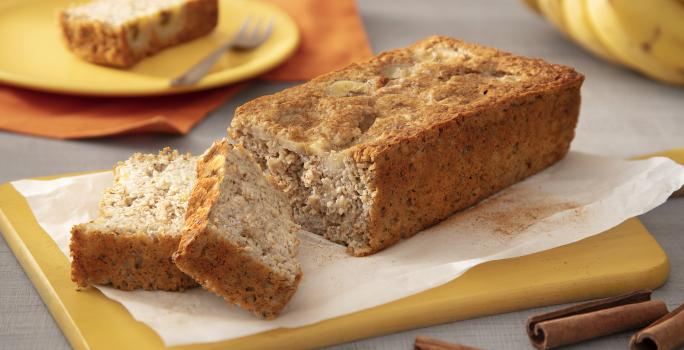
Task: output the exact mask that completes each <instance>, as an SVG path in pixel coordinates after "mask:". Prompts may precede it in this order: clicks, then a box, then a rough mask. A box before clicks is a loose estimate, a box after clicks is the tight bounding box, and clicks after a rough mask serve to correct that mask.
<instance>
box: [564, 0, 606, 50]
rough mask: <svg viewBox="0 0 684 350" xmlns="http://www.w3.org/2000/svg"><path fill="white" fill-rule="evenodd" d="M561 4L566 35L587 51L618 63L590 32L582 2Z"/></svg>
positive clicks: (565, 1) (568, 1)
mask: <svg viewBox="0 0 684 350" xmlns="http://www.w3.org/2000/svg"><path fill="white" fill-rule="evenodd" d="M561 4H562V14H563V19H564V23H565V27H566V29H567V34H568V35H570V37H571V38H572V39H574V40H575V41H576V42H577V43H579V44H580V45H581V46H582V47H583V48H584V49H586V50H587V51H589V52H591V53H593V54H595V55H597V56H599V57H601V58H603V59H605V60H608V61H610V62H612V63H618V59H617V58H616V57H615V56H613V54H611V53H610V52H609V51H608V50H607V49H606V48H605V47H604V46H603V44H601V41H599V39H598V38H597V37H596V35H594V32H593V31H592V30H591V27H590V26H589V22H588V18H587V13H586V12H585V11H584V6H582V2H581V1H579V0H562V3H561Z"/></svg>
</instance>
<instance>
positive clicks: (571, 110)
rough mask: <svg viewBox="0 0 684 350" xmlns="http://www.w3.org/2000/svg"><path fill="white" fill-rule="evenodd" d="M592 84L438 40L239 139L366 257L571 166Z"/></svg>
mask: <svg viewBox="0 0 684 350" xmlns="http://www.w3.org/2000/svg"><path fill="white" fill-rule="evenodd" d="M583 79H584V78H583V76H582V75H581V74H579V73H577V72H576V71H575V70H573V69H572V68H568V67H564V66H560V65H554V64H549V63H546V62H544V61H542V60H539V59H530V58H524V57H519V56H514V55H511V54H508V53H504V52H501V51H498V50H495V49H492V48H487V47H483V46H479V45H474V44H468V43H465V42H462V41H460V40H455V39H451V38H447V37H430V38H427V39H425V40H422V41H420V42H418V43H416V44H414V45H413V46H410V47H408V48H405V49H399V50H394V51H389V52H386V53H383V54H380V55H379V56H378V57H376V58H374V59H371V60H370V61H368V62H365V63H361V64H352V65H350V66H348V67H346V68H344V69H341V70H338V71H335V72H332V73H329V74H326V75H323V76H320V77H318V78H316V79H313V80H311V81H310V82H308V83H306V84H303V85H300V86H296V87H293V88H290V89H287V90H284V91H281V92H279V93H277V94H275V95H271V96H265V97H261V98H257V99H255V100H253V101H251V102H248V103H246V104H245V105H243V106H241V107H240V108H238V109H237V111H236V113H235V117H234V118H233V121H232V123H231V128H230V129H229V134H230V136H231V137H232V138H233V139H234V140H235V142H237V143H241V144H243V145H244V147H245V148H247V149H248V150H249V151H250V152H251V153H252V154H253V155H254V157H255V158H256V159H257V160H258V161H259V163H260V165H261V166H262V167H263V168H264V169H266V171H267V172H268V174H270V175H271V176H273V177H274V178H275V180H276V182H277V184H278V186H279V188H280V189H281V190H282V191H284V192H285V193H286V194H287V196H288V197H289V199H290V202H291V203H292V205H293V207H294V210H295V219H296V220H297V221H298V222H299V224H301V225H302V226H303V227H304V228H305V229H307V230H309V231H312V232H315V233H318V234H321V235H323V236H324V237H326V238H328V239H330V240H333V241H336V242H341V243H344V244H347V246H348V248H349V251H350V252H351V253H352V254H355V255H366V254H371V253H374V252H376V251H378V250H380V249H383V248H385V247H388V246H390V245H392V244H394V243H396V242H397V241H399V240H400V239H401V238H406V237H409V236H412V235H413V234H415V233H417V232H418V231H420V230H422V229H423V228H426V227H428V226H430V225H433V224H435V223H437V222H439V221H440V220H443V219H445V218H446V217H448V216H449V215H451V214H453V213H454V212H455V211H458V210H461V209H464V208H467V207H469V206H471V205H473V204H475V203H477V202H478V201H480V200H482V199H484V198H485V197H487V196H489V195H491V194H493V193H495V192H497V191H499V190H501V189H502V188H504V187H506V186H509V185H511V184H513V183H515V182H517V181H520V180H522V179H524V178H525V177H527V176H530V175H532V174H534V173H536V172H539V171H540V170H542V169H544V168H546V167H548V166H549V165H551V164H553V163H555V162H556V161H558V160H559V159H561V158H563V156H564V155H565V154H566V152H567V150H568V148H569V146H570V142H571V141H572V139H573V137H574V129H575V125H576V124H577V118H578V114H579V106H580V86H581V84H582V81H583Z"/></svg>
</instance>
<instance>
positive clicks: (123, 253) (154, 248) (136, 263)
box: [69, 225, 197, 291]
mask: <svg viewBox="0 0 684 350" xmlns="http://www.w3.org/2000/svg"><path fill="white" fill-rule="evenodd" d="M179 241H180V237H179V236H170V235H157V236H149V235H147V234H131V233H117V232H100V231H88V230H87V229H86V227H85V225H76V226H74V227H73V228H72V230H71V243H70V246H69V248H70V250H71V257H72V263H71V279H72V280H73V281H74V282H76V284H77V285H78V286H79V287H82V288H84V287H87V286H89V285H93V284H102V285H112V286H113V287H116V288H118V289H122V290H133V289H138V288H142V289H145V290H166V291H182V290H185V289H187V288H192V287H195V286H197V283H195V281H194V280H193V279H192V278H190V277H189V276H187V275H186V274H184V273H183V272H181V271H180V270H179V269H178V268H177V267H176V265H175V264H174V263H173V261H172V260H171V255H172V254H173V252H174V251H175V250H176V248H177V247H178V242H179Z"/></svg>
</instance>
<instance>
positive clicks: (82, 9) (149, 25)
mask: <svg viewBox="0 0 684 350" xmlns="http://www.w3.org/2000/svg"><path fill="white" fill-rule="evenodd" d="M59 22H60V26H61V29H62V34H63V37H64V39H65V41H66V44H67V46H68V48H69V49H70V50H71V51H72V52H73V53H74V54H76V55H77V56H79V57H81V58H82V59H84V60H86V61H89V62H92V63H96V64H101V65H106V66H113V67H120V68H126V67H130V66H132V65H134V64H135V63H137V62H138V61H140V60H142V59H143V58H145V57H146V56H149V55H153V54H155V53H157V52H159V51H161V50H162V49H164V48H166V47H169V46H172V45H176V44H180V43H184V42H187V41H190V40H193V39H196V38H199V37H201V36H204V35H207V34H208V33H210V32H211V31H212V30H213V29H214V27H216V24H217V23H218V1H217V0H96V1H93V2H90V3H87V4H84V5H80V6H76V7H72V8H68V9H66V10H63V11H61V12H60V14H59Z"/></svg>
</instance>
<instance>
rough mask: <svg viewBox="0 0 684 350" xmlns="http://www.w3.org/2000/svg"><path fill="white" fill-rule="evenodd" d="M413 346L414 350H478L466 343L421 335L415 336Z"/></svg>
mask: <svg viewBox="0 0 684 350" xmlns="http://www.w3.org/2000/svg"><path fill="white" fill-rule="evenodd" d="M413 348H414V349H415V350H480V349H478V348H473V347H471V346H467V345H461V344H454V343H449V342H445V341H442V340H438V339H434V338H428V337H422V336H417V337H416V342H415V344H414V345H413Z"/></svg>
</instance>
